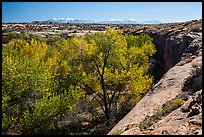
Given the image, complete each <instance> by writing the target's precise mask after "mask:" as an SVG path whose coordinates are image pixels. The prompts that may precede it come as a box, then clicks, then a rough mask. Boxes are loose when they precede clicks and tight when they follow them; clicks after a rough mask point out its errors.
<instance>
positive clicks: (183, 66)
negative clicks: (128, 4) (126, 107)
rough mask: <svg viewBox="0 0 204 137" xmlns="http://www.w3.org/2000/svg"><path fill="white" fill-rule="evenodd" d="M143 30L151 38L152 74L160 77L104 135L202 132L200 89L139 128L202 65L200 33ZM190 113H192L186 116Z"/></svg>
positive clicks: (173, 96)
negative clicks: (150, 123) (152, 48)
mask: <svg viewBox="0 0 204 137" xmlns="http://www.w3.org/2000/svg"><path fill="white" fill-rule="evenodd" d="M143 33H144V32H143ZM145 33H146V34H149V35H150V36H152V37H153V38H154V43H155V46H156V48H157V54H156V55H155V60H156V62H157V64H156V65H155V68H153V70H152V73H153V75H154V76H156V78H157V79H158V80H159V79H160V78H161V79H160V80H159V81H158V82H157V83H156V84H155V85H154V87H153V89H152V91H150V92H149V93H147V94H146V95H145V96H144V97H143V98H142V99H141V100H140V102H139V103H138V104H137V105H136V106H135V107H134V108H133V109H132V110H131V111H130V112H129V113H128V114H127V115H126V116H125V117H124V118H123V119H122V120H121V121H119V122H118V123H117V124H116V125H115V126H114V127H113V129H112V130H111V131H110V132H109V133H108V135H114V134H122V135H139V134H147V133H148V134H202V101H201V100H202V89H201V90H199V91H197V92H195V93H194V94H193V95H192V96H189V99H188V100H187V101H186V102H185V103H184V104H183V105H182V106H181V107H180V108H178V109H176V110H174V111H173V112H171V113H170V114H169V115H167V116H166V117H163V118H162V119H161V120H159V121H158V122H156V123H154V124H153V125H152V126H151V127H150V128H149V129H146V130H144V131H141V129H140V128H139V124H140V122H142V121H143V120H144V119H145V118H146V117H150V116H152V115H154V114H155V113H156V112H157V111H158V110H159V109H161V108H162V105H164V104H165V103H166V102H167V101H170V100H172V99H174V98H176V97H177V96H178V95H180V94H181V93H182V88H183V86H184V82H185V81H186V79H187V78H188V77H190V76H191V75H192V70H194V69H195V68H198V67H202V33H198V32H189V31H186V29H180V30H173V31H172V30H170V31H163V32H160V33H159V32H157V33H151V32H145ZM137 34H140V33H137ZM158 73H159V74H158ZM163 74H164V75H163ZM162 75H163V76H162ZM201 79H202V73H201ZM201 88H202V82H201ZM195 100H196V101H195ZM192 102H194V104H193V103H192ZM195 102H196V103H195ZM189 104H191V105H190V106H189ZM192 104H193V105H192ZM185 107H188V109H189V110H188V112H184V111H182V110H183V109H182V108H185ZM194 112H195V114H194V115H192V116H189V115H190V113H194Z"/></svg>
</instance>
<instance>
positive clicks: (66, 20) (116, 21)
mask: <svg viewBox="0 0 204 137" xmlns="http://www.w3.org/2000/svg"><path fill="white" fill-rule="evenodd" d="M45 22H58V23H92V24H93V23H95V24H161V23H163V22H161V21H158V20H149V21H143V22H138V21H136V20H135V19H127V20H122V19H110V20H107V21H98V22H97V21H94V20H81V19H74V18H52V19H49V20H46V21H45Z"/></svg>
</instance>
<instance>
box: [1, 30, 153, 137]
mask: <svg viewBox="0 0 204 137" xmlns="http://www.w3.org/2000/svg"><path fill="white" fill-rule="evenodd" d="M20 35H23V37H20V36H18V35H17V34H11V36H10V35H9V39H8V41H7V42H6V44H2V55H3V56H2V99H3V100H2V115H3V116H2V117H3V118H2V125H3V133H7V131H12V130H13V131H14V132H20V133H19V134H40V133H42V132H43V131H46V129H49V128H53V127H52V126H53V124H56V122H58V121H59V117H60V116H61V115H64V114H66V115H67V114H71V113H75V109H74V108H75V107H77V106H76V105H77V101H79V100H84V97H85V96H87V97H89V98H91V99H90V101H93V102H94V105H95V108H94V110H96V111H98V112H97V115H102V114H104V115H105V117H106V118H109V116H110V114H111V113H113V112H114V111H116V113H117V114H119V111H123V110H124V108H126V107H128V106H133V105H134V103H136V102H138V101H139V100H140V99H141V97H142V96H143V95H144V94H145V93H146V92H147V89H148V88H149V87H150V86H151V84H152V80H153V78H152V77H151V76H150V75H148V74H147V72H148V68H149V63H148V60H149V57H150V56H152V55H153V54H154V53H155V52H156V50H155V47H154V44H153V43H152V40H153V39H152V38H150V37H149V36H147V35H141V36H133V35H124V34H123V32H122V31H121V30H118V31H114V30H113V29H108V30H107V31H106V32H105V33H94V34H86V35H85V36H83V37H77V36H73V37H72V38H69V39H67V40H66V39H64V38H62V37H59V36H54V37H52V38H48V39H46V38H42V37H40V36H35V35H27V34H26V33H22V34H20ZM87 104H88V103H87ZM89 104H92V103H89ZM98 108H100V110H99V109H98Z"/></svg>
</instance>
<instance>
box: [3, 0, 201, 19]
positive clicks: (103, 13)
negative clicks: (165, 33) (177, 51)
mask: <svg viewBox="0 0 204 137" xmlns="http://www.w3.org/2000/svg"><path fill="white" fill-rule="evenodd" d="M62 17H63V18H74V19H84V20H95V21H104V20H110V19H135V20H136V21H139V22H140V21H147V20H159V21H162V22H180V21H188V20H193V19H201V18H202V2H2V21H3V22H32V21H36V20H37V21H44V20H48V19H51V18H62Z"/></svg>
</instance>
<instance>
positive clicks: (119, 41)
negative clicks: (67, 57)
mask: <svg viewBox="0 0 204 137" xmlns="http://www.w3.org/2000/svg"><path fill="white" fill-rule="evenodd" d="M152 40H153V39H152V38H151V37H149V36H147V35H141V36H133V35H124V34H123V32H122V31H121V30H117V31H114V30H113V29H108V30H107V31H106V32H105V33H94V34H87V35H86V36H84V37H82V38H78V43H77V45H78V46H80V47H79V52H81V55H80V56H81V65H80V66H79V68H80V71H81V72H82V75H81V80H80V84H81V87H82V88H83V89H84V91H86V93H87V94H88V95H92V96H93V97H94V99H95V100H97V102H98V103H99V104H100V107H101V109H102V111H103V112H104V114H105V117H106V119H109V118H110V114H111V111H112V110H113V108H115V109H117V108H118V107H124V106H122V105H121V104H122V103H121V102H123V103H125V102H128V100H130V99H131V98H134V99H135V100H139V99H140V98H141V96H142V95H143V94H144V93H145V92H146V91H147V89H148V88H149V87H150V86H151V83H152V77H151V76H149V75H148V74H147V71H148V66H149V64H148V59H149V57H150V56H152V55H153V54H154V53H155V52H156V50H155V47H154V44H153V43H152Z"/></svg>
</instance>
